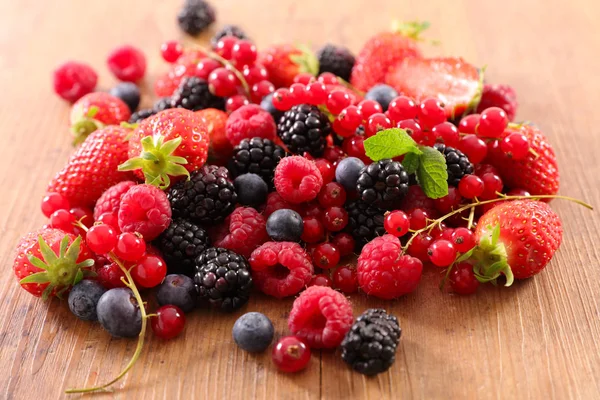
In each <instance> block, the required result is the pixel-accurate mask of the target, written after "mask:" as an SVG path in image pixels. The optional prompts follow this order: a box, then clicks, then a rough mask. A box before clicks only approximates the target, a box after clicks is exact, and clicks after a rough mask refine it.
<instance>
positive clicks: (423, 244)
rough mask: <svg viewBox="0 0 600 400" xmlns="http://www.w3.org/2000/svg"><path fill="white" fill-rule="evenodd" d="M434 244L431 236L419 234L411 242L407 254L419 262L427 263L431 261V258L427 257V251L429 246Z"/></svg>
mask: <svg viewBox="0 0 600 400" xmlns="http://www.w3.org/2000/svg"><path fill="white" fill-rule="evenodd" d="M431 242H433V238H432V237H431V235H428V234H426V233H424V232H423V233H419V234H418V235H416V236H415V238H414V239H413V240H412V242H410V245H409V246H408V249H407V251H406V252H407V253H408V254H409V255H411V256H413V257H415V258H418V259H419V260H421V261H423V262H426V261H428V260H429V256H428V255H427V250H428V249H429V246H430V245H431Z"/></svg>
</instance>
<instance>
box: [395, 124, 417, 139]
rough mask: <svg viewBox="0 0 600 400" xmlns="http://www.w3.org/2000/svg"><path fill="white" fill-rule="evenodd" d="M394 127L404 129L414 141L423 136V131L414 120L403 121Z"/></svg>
mask: <svg viewBox="0 0 600 400" xmlns="http://www.w3.org/2000/svg"><path fill="white" fill-rule="evenodd" d="M396 126H397V127H398V128H400V129H404V130H405V131H406V133H408V135H409V136H411V137H412V138H413V139H414V140H415V141H417V139H418V138H421V137H422V136H423V130H422V129H421V125H419V123H418V122H417V121H415V120H414V119H405V120H402V121H400V122H398V123H397V124H396Z"/></svg>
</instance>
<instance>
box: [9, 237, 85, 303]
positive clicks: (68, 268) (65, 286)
mask: <svg viewBox="0 0 600 400" xmlns="http://www.w3.org/2000/svg"><path fill="white" fill-rule="evenodd" d="M16 253H17V254H16V256H15V261H14V263H13V270H14V272H15V275H16V276H17V278H19V283H20V284H21V287H23V289H25V290H27V291H28V292H29V293H31V294H33V295H34V296H36V297H42V298H43V299H44V300H46V299H47V298H48V297H50V296H56V297H61V296H62V295H63V294H65V293H66V292H67V291H68V290H69V289H70V288H71V287H72V286H73V285H75V284H76V283H77V282H79V281H80V280H81V279H83V278H84V277H86V276H90V274H91V271H90V268H91V267H92V266H93V265H94V259H93V258H92V254H91V253H90V251H89V250H88V248H87V247H86V245H85V243H83V242H82V239H81V236H77V237H75V235H72V234H70V233H66V232H63V231H61V230H59V229H52V228H45V229H41V230H39V231H36V232H30V233H28V234H27V235H25V236H23V237H22V238H21V239H20V240H19V243H18V244H17V250H16Z"/></svg>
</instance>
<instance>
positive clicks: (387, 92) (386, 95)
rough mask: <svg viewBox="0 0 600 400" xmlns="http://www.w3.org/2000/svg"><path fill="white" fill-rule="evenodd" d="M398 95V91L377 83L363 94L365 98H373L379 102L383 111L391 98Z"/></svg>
mask: <svg viewBox="0 0 600 400" xmlns="http://www.w3.org/2000/svg"><path fill="white" fill-rule="evenodd" d="M396 97H398V92H396V90H395V89H394V88H393V87H391V86H388V85H384V84H379V85H375V86H373V87H372V88H371V89H369V91H368V92H367V94H366V95H365V100H375V101H376V102H378V103H379V104H381V108H383V111H387V109H388V107H389V106H390V103H391V101H392V100H394V99H395V98H396Z"/></svg>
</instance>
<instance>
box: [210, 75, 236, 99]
mask: <svg viewBox="0 0 600 400" xmlns="http://www.w3.org/2000/svg"><path fill="white" fill-rule="evenodd" d="M237 85H238V80H237V78H236V76H235V74H234V73H233V72H232V71H230V70H228V69H227V68H217V69H215V70H214V71H213V72H211V73H210V75H209V76H208V89H209V90H210V92H211V93H212V94H214V95H215V96H219V97H228V96H232V95H234V94H236V92H237Z"/></svg>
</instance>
